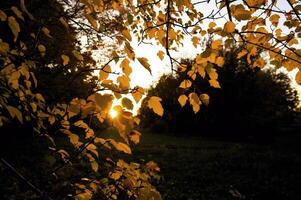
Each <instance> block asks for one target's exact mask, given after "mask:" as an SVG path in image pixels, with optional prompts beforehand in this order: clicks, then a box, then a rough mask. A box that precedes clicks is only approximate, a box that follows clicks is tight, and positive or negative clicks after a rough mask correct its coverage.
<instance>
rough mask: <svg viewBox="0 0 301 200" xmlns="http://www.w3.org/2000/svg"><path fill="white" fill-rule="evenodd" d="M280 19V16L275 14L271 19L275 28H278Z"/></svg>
mask: <svg viewBox="0 0 301 200" xmlns="http://www.w3.org/2000/svg"><path fill="white" fill-rule="evenodd" d="M279 18H280V16H279V15H277V14H273V15H272V16H271V17H270V21H271V23H272V24H273V25H274V26H277V25H278V23H279Z"/></svg>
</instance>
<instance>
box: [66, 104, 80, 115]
mask: <svg viewBox="0 0 301 200" xmlns="http://www.w3.org/2000/svg"><path fill="white" fill-rule="evenodd" d="M67 111H68V117H69V118H71V117H74V116H76V115H78V114H79V112H80V105H79V104H78V105H76V104H71V105H70V106H69V107H68V110H67Z"/></svg>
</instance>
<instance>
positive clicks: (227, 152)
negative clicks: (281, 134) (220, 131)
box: [134, 134, 301, 200]
mask: <svg viewBox="0 0 301 200" xmlns="http://www.w3.org/2000/svg"><path fill="white" fill-rule="evenodd" d="M284 139H285V138H278V139H277V141H275V142H274V144H270V145H257V144H254V143H253V144H251V143H237V142H226V141H221V140H219V141H216V140H215V141H214V140H208V139H202V138H184V137H172V136H165V135H158V134H143V136H142V141H141V143H140V144H139V145H138V146H137V147H135V148H134V158H135V159H137V160H139V159H145V160H154V161H155V162H157V163H158V164H159V166H160V168H161V180H160V181H159V182H158V183H156V186H157V188H158V189H159V191H160V192H161V193H162V195H163V197H164V199H168V200H172V199H183V200H184V199H187V200H188V199H193V200H199V199H200V200H203V199H204V200H224V199H225V200H228V199H248V200H269V199H271V200H288V199H290V200H297V199H300V196H301V190H300V187H301V153H300V151H298V148H297V147H298V145H299V144H300V143H299V141H300V140H299V141H297V140H295V139H286V140H284ZM300 149H301V148H300Z"/></svg>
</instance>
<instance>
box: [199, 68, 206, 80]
mask: <svg viewBox="0 0 301 200" xmlns="http://www.w3.org/2000/svg"><path fill="white" fill-rule="evenodd" d="M198 73H199V75H200V76H201V77H202V78H205V76H206V72H205V69H204V67H203V66H198Z"/></svg>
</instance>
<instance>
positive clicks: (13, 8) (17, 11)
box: [11, 6, 24, 21]
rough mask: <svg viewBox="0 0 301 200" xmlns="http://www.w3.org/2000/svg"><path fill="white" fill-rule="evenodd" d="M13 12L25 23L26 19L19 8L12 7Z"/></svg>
mask: <svg viewBox="0 0 301 200" xmlns="http://www.w3.org/2000/svg"><path fill="white" fill-rule="evenodd" d="M11 10H12V11H13V12H14V13H15V15H16V16H17V17H18V18H19V19H21V20H23V21H24V17H23V16H22V12H21V11H20V10H19V9H18V8H17V7H15V6H12V7H11Z"/></svg>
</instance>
